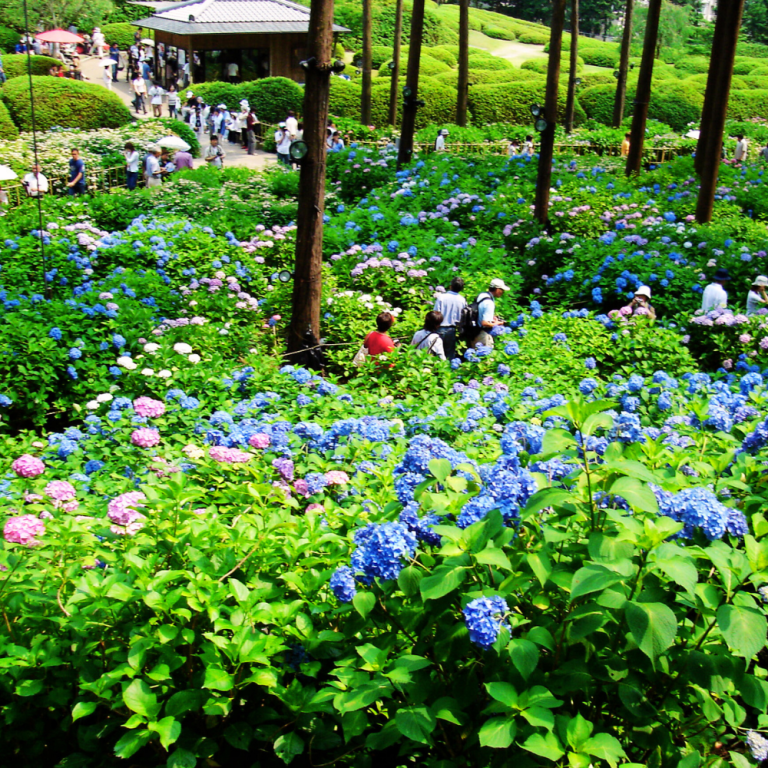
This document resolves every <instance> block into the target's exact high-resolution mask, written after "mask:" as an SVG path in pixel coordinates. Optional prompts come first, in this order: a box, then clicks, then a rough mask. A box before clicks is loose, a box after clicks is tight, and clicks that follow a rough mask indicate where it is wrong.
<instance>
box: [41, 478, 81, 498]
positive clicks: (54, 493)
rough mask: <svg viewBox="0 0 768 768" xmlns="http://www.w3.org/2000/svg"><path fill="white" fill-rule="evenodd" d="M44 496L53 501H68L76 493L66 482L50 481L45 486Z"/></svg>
mask: <svg viewBox="0 0 768 768" xmlns="http://www.w3.org/2000/svg"><path fill="white" fill-rule="evenodd" d="M45 495H46V496H49V497H50V498H52V499H54V500H55V501H69V500H70V499H74V498H75V496H76V495H77V491H75V489H74V487H73V486H72V485H71V484H70V483H68V482H67V481H66V480H51V482H50V483H48V485H46V486H45Z"/></svg>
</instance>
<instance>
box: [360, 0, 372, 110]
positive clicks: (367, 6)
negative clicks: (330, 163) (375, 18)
mask: <svg viewBox="0 0 768 768" xmlns="http://www.w3.org/2000/svg"><path fill="white" fill-rule="evenodd" d="M371 2H372V0H363V96H362V99H361V101H360V122H361V123H362V124H363V125H370V124H371V69H372V67H373V62H372V61H371V59H372V53H371V45H372V34H373V33H372V31H371Z"/></svg>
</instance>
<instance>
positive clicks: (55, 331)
mask: <svg viewBox="0 0 768 768" xmlns="http://www.w3.org/2000/svg"><path fill="white" fill-rule="evenodd" d="M61 335H62V334H61V328H57V327H56V326H54V327H53V328H51V330H50V331H48V336H49V337H50V338H52V339H53V340H54V341H61Z"/></svg>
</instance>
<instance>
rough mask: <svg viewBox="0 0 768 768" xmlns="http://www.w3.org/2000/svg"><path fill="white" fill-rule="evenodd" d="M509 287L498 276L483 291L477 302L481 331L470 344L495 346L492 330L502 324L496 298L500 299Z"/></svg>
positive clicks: (478, 322)
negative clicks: (497, 315)
mask: <svg viewBox="0 0 768 768" xmlns="http://www.w3.org/2000/svg"><path fill="white" fill-rule="evenodd" d="M508 290H509V288H508V287H507V286H506V284H505V283H504V281H503V280H501V279H500V278H498V277H496V278H494V279H493V280H491V284H490V286H489V287H488V290H487V291H485V292H484V293H481V294H480V295H479V296H478V297H477V299H475V302H476V303H477V325H478V328H479V333H478V334H477V336H475V338H474V340H473V341H472V343H471V344H470V346H472V347H477V346H478V345H480V344H482V345H483V346H484V347H492V346H493V336H492V335H491V331H492V330H493V328H495V327H496V326H497V325H502V321H501V320H500V319H499V318H498V317H496V299H500V298H501V297H502V296H503V295H504V292H505V291H508Z"/></svg>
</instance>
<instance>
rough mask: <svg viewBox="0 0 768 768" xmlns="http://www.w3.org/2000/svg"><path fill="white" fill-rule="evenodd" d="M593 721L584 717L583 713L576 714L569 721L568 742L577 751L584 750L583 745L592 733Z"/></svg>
mask: <svg viewBox="0 0 768 768" xmlns="http://www.w3.org/2000/svg"><path fill="white" fill-rule="evenodd" d="M593 727H594V726H593V725H592V723H590V722H589V720H586V719H584V718H583V717H582V716H581V715H576V717H572V718H571V719H570V720H569V721H568V727H567V729H566V736H567V738H568V744H570V746H571V749H573V750H574V751H575V752H581V751H582V745H583V744H584V742H585V741H586V740H587V739H588V738H589V737H590V736H591V735H592V729H593Z"/></svg>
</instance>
